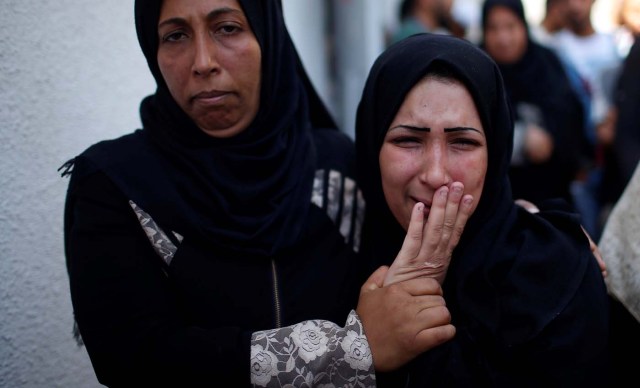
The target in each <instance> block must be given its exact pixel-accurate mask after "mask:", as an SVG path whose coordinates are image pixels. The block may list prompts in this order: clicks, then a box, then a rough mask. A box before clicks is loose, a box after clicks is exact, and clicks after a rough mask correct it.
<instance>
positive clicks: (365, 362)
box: [251, 311, 376, 388]
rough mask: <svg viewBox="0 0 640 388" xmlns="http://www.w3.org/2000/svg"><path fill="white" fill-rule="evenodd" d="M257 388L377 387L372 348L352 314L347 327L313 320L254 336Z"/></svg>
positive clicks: (253, 380)
mask: <svg viewBox="0 0 640 388" xmlns="http://www.w3.org/2000/svg"><path fill="white" fill-rule="evenodd" d="M251 383H252V385H253V386H254V387H287V388H293V387H318V388H336V387H340V388H351V387H359V388H367V387H372V388H373V387H375V386H376V376H375V371H374V368H373V360H372V357H371V350H370V349H369V343H368V342H367V338H366V337H365V335H364V331H363V328H362V323H361V322H360V319H359V318H358V315H357V314H356V312H355V311H351V313H350V314H349V316H348V318H347V324H346V326H345V327H344V328H342V327H339V326H338V325H336V324H335V323H332V322H329V321H323V320H310V321H305V322H301V323H299V324H296V325H292V326H287V327H283V328H280V329H272V330H264V331H258V332H255V333H253V335H252V338H251Z"/></svg>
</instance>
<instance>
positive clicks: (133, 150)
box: [61, 130, 148, 182]
mask: <svg viewBox="0 0 640 388" xmlns="http://www.w3.org/2000/svg"><path fill="white" fill-rule="evenodd" d="M141 132H142V131H140V130H138V131H135V132H132V133H129V134H125V135H122V136H120V137H117V138H113V139H106V140H101V141H98V142H97V143H94V144H92V145H90V146H89V147H87V148H86V149H85V150H84V151H82V152H81V153H80V154H78V155H77V156H75V157H73V158H72V159H71V160H69V161H68V162H67V163H65V165H64V166H63V167H64V168H66V170H67V172H66V173H63V174H62V175H63V176H65V175H71V176H72V181H73V182H76V181H79V180H81V179H84V178H85V177H87V176H90V175H92V174H93V173H95V172H98V171H104V170H106V169H109V168H111V167H113V166H117V165H122V166H127V165H128V166H131V165H132V164H134V163H136V160H137V159H139V158H141V157H143V155H145V154H147V152H145V149H147V148H148V146H147V141H146V140H145V136H143V135H142V133H141ZM63 167H61V168H63Z"/></svg>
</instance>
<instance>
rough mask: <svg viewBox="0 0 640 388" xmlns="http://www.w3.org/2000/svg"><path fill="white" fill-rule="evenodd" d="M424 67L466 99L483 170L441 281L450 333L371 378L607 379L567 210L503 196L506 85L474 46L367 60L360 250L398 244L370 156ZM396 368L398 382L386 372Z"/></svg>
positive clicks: (359, 134) (509, 128)
mask: <svg viewBox="0 0 640 388" xmlns="http://www.w3.org/2000/svg"><path fill="white" fill-rule="evenodd" d="M434 66H440V67H444V68H446V69H448V71H450V72H451V73H452V74H453V77H454V78H456V79H459V80H460V81H461V82H462V83H463V84H464V85H465V86H466V87H467V89H468V90H469V92H470V94H471V96H472V97H473V99H474V101H475V104H476V107H477V109H478V114H479V116H480V119H481V121H482V125H483V129H484V132H485V136H486V139H487V140H486V141H487V148H488V167H487V172H486V177H485V182H484V187H483V191H482V197H481V198H480V200H479V202H478V204H477V208H476V209H475V211H474V213H473V215H472V216H471V217H470V219H469V220H468V222H467V224H466V227H465V229H464V231H463V234H462V236H461V239H460V243H459V245H458V246H457V247H456V248H455V250H454V251H453V255H452V258H451V262H450V266H449V268H448V271H447V277H446V279H445V281H444V284H443V291H444V298H445V300H446V303H447V307H448V309H449V310H450V312H451V315H452V323H453V325H454V326H455V327H456V336H455V337H454V338H453V339H452V340H451V341H448V342H446V343H444V344H443V345H441V346H438V347H437V348H435V349H433V350H430V351H428V352H426V353H424V354H422V355H421V356H419V357H418V358H417V359H415V360H414V362H412V363H411V364H409V365H408V366H407V367H406V368H405V369H404V371H402V372H400V373H396V374H395V375H391V376H389V375H380V376H379V386H387V385H388V386H394V387H397V386H403V385H402V384H404V383H408V385H409V386H411V387H414V386H415V387H470V386H477V387H522V386H525V387H526V386H530V387H548V386H554V387H556V386H558V387H559V386H562V387H583V386H593V385H594V384H597V383H599V384H601V385H603V386H604V385H606V382H607V380H606V379H607V378H608V374H607V363H606V358H605V356H606V352H607V335H606V333H607V331H608V329H609V323H608V315H607V311H608V308H609V307H608V300H607V290H606V286H605V284H604V281H603V278H602V275H601V273H600V269H599V268H598V265H597V262H596V260H595V259H594V257H593V254H592V253H591V251H590V248H589V243H588V241H587V238H586V236H585V234H584V233H583V232H582V230H581V227H580V224H579V222H578V217H577V215H575V214H574V213H569V212H566V211H563V210H559V209H558V207H554V208H553V209H552V208H542V209H541V210H542V211H541V212H540V213H538V214H530V213H528V212H527V211H525V210H524V209H522V208H520V207H519V206H517V205H515V204H514V199H513V197H512V195H511V189H510V183H509V178H508V170H509V164H510V160H511V152H512V141H513V122H512V117H511V113H510V108H509V103H508V99H507V98H508V97H507V93H506V90H505V88H504V86H503V82H502V79H501V75H500V70H499V68H498V66H497V65H496V64H495V63H494V62H493V60H492V59H491V58H490V57H489V56H488V55H487V54H486V53H484V52H483V51H482V50H480V49H479V48H477V47H476V46H474V45H473V44H471V43H469V42H467V41H465V40H462V39H458V38H454V37H450V36H443V35H435V34H423V35H415V36H413V37H410V38H407V39H405V40H403V41H401V42H400V43H397V44H396V45H394V46H391V47H390V48H389V49H387V51H386V52H385V53H383V54H382V55H381V56H380V57H379V58H378V59H377V60H376V62H375V63H374V65H373V68H372V70H371V72H370V73H369V77H368V79H367V82H366V84H365V89H364V92H363V95H362V100H361V102H360V105H359V108H358V113H357V121H356V123H357V124H356V153H357V162H358V164H359V165H358V173H359V181H360V184H361V186H362V188H363V193H364V196H365V199H366V201H367V212H366V216H365V225H364V229H363V233H364V236H363V246H362V252H363V254H365V255H373V257H378V258H379V259H380V264H390V261H389V260H390V259H392V258H393V257H395V252H397V250H398V247H400V246H401V245H402V241H403V239H404V236H405V233H404V230H403V229H402V228H401V226H400V225H399V224H398V223H397V222H396V221H395V219H394V218H393V215H392V214H391V211H390V210H389V208H388V206H387V205H386V203H385V201H384V195H383V192H382V187H381V176H380V169H379V168H378V155H379V152H380V148H381V146H382V142H383V139H384V136H385V133H386V131H387V129H388V128H389V125H390V124H391V122H392V120H393V118H394V116H395V114H396V112H397V111H398V108H399V107H400V106H401V104H402V102H403V100H404V98H405V96H406V95H407V93H408V92H409V91H410V90H411V88H412V87H413V86H414V85H415V84H416V83H417V82H418V81H419V80H420V79H422V77H424V76H425V75H426V74H427V73H428V72H429V70H430V69H431V68H432V67H434ZM365 166H366V168H365ZM385 260H387V261H385ZM403 374H407V375H408V379H406V380H404V382H402V383H401V382H399V381H398V380H394V379H400V380H403ZM387 380H391V381H392V382H389V381H387Z"/></svg>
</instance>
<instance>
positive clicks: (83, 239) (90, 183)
mask: <svg viewBox="0 0 640 388" xmlns="http://www.w3.org/2000/svg"><path fill="white" fill-rule="evenodd" d="M72 182H73V180H72ZM65 247H66V254H67V268H68V273H69V281H70V291H71V300H72V304H73V309H74V315H75V319H76V322H77V324H78V328H79V330H80V334H81V336H82V340H83V341H84V344H85V346H86V349H87V351H88V353H89V356H90V358H91V362H92V364H93V367H94V370H95V373H96V375H97V377H98V380H99V381H100V383H102V384H104V385H107V386H114V387H115V386H118V387H121V386H138V387H140V386H154V387H159V386H190V387H192V386H204V385H207V386H220V383H221V382H224V381H228V382H232V384H231V385H232V386H246V385H249V375H250V373H249V350H250V339H251V333H248V332H243V331H241V330H240V329H239V328H233V327H227V328H213V329H211V328H202V327H196V326H193V325H190V324H189V323H188V322H186V321H185V316H184V314H181V311H180V307H179V304H178V303H177V300H176V295H175V293H174V292H173V290H172V284H171V280H170V279H169V278H168V277H167V276H166V275H165V273H164V271H163V267H162V262H161V259H160V257H159V256H158V255H157V254H156V253H155V252H154V251H153V249H152V247H151V244H150V242H149V240H148V239H147V237H146V235H145V234H144V232H143V230H142V228H141V226H140V224H139V223H138V220H137V219H136V216H135V214H134V212H133V210H132V209H131V207H130V206H129V203H128V200H127V198H125V197H124V196H123V194H122V193H121V192H119V191H118V189H117V188H116V187H115V186H114V185H113V184H112V183H111V181H110V180H109V179H108V178H107V177H106V176H105V175H103V174H101V173H95V174H92V175H90V176H88V177H86V178H84V179H83V180H82V182H81V183H75V184H73V185H72V187H71V186H70V190H69V192H68V194H67V203H66V214H65ZM243 383H244V384H243Z"/></svg>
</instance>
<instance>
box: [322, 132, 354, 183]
mask: <svg viewBox="0 0 640 388" xmlns="http://www.w3.org/2000/svg"><path fill="white" fill-rule="evenodd" d="M313 136H314V142H315V145H316V152H317V155H318V158H317V159H318V168H319V169H333V170H340V171H343V172H344V173H346V174H348V175H353V174H354V173H355V143H354V141H353V139H352V138H351V137H350V136H349V135H348V134H346V133H345V132H343V131H340V130H337V129H333V128H319V129H314V131H313Z"/></svg>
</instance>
